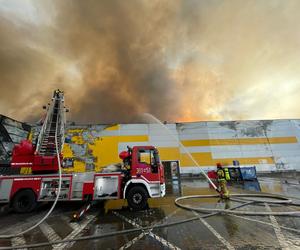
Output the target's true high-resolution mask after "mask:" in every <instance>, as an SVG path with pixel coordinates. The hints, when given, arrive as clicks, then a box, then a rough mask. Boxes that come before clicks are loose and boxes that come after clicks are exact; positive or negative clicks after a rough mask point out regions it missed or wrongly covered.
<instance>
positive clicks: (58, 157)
mask: <svg viewBox="0 0 300 250" xmlns="http://www.w3.org/2000/svg"><path fill="white" fill-rule="evenodd" d="M57 130H58V119H57V120H56V130H55V148H56V156H57V162H58V176H59V183H58V190H57V195H56V198H55V200H54V202H53V204H52V207H51V208H50V210H49V211H48V213H47V214H46V215H45V216H44V217H43V218H42V219H41V220H40V221H39V222H37V223H36V224H34V225H33V226H31V227H30V228H28V229H26V230H24V231H22V232H19V233H16V234H8V235H0V239H7V238H13V237H17V236H20V235H22V234H25V233H28V232H29V231H31V230H33V229H34V228H36V227H38V226H39V225H40V224H41V223H43V222H44V221H45V220H46V219H47V218H48V217H49V215H50V214H51V213H52V211H53V210H54V208H55V206H56V203H57V201H58V199H59V195H60V190H61V183H62V173H61V164H60V155H59V151H58V142H57Z"/></svg>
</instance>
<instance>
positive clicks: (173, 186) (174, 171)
mask: <svg viewBox="0 0 300 250" xmlns="http://www.w3.org/2000/svg"><path fill="white" fill-rule="evenodd" d="M162 164H163V166H164V172H165V181H166V192H167V194H170V193H172V194H174V193H178V192H180V172H179V161H162Z"/></svg>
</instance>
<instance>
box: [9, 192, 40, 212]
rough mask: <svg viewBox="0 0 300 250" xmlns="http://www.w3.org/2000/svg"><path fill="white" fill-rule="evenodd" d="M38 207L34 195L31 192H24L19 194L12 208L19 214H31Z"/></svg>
mask: <svg viewBox="0 0 300 250" xmlns="http://www.w3.org/2000/svg"><path fill="white" fill-rule="evenodd" d="M36 205H37V202H36V198H35V195H34V193H33V192H32V191H31V190H29V189H26V190H22V191H20V192H18V193H17V194H16V195H15V197H14V199H13V203H12V208H13V209H14V211H15V212H17V213H29V212H31V211H32V210H33V209H35V207H36Z"/></svg>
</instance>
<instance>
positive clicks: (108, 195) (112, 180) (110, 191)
mask: <svg viewBox="0 0 300 250" xmlns="http://www.w3.org/2000/svg"><path fill="white" fill-rule="evenodd" d="M119 177H120V175H97V176H95V192H94V199H96V200H97V199H117V198H118V197H119Z"/></svg>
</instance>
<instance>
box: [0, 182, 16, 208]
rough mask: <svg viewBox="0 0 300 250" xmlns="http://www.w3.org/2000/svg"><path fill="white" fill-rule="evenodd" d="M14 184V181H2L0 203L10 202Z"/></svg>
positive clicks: (0, 184)
mask: <svg viewBox="0 0 300 250" xmlns="http://www.w3.org/2000/svg"><path fill="white" fill-rule="evenodd" d="M12 183H13V180H12V179H2V180H1V179H0V203H1V202H8V201H9V198H10V197H9V196H10V190H11V187H12Z"/></svg>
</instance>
